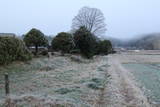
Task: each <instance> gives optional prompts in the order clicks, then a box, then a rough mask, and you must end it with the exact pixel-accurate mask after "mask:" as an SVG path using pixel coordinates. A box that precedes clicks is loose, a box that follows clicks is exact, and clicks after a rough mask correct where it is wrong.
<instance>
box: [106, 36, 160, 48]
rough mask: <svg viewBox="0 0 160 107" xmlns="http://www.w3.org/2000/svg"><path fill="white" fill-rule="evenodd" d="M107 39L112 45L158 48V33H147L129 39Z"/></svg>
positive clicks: (159, 38)
mask: <svg viewBox="0 0 160 107" xmlns="http://www.w3.org/2000/svg"><path fill="white" fill-rule="evenodd" d="M108 39H109V40H110V41H111V42H112V44H113V46H114V47H124V48H127V49H145V50H157V49H158V50H159V49H160V33H155V34H148V35H144V36H141V37H139V38H135V39H131V40H120V39H115V38H108Z"/></svg>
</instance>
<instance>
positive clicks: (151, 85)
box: [124, 63, 160, 102]
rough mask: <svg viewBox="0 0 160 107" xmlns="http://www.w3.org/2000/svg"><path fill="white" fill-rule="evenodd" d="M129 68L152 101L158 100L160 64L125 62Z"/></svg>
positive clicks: (159, 97) (159, 96)
mask: <svg viewBox="0 0 160 107" xmlns="http://www.w3.org/2000/svg"><path fill="white" fill-rule="evenodd" d="M124 66H125V67H126V68H128V69H131V70H132V71H133V74H134V75H135V77H136V78H137V80H138V81H139V82H140V83H141V85H142V86H144V87H145V89H147V90H146V91H145V93H146V95H147V96H148V97H150V98H151V99H152V100H153V101H154V102H160V92H159V90H160V66H159V64H136V63H134V64H132V63H130V64H125V65H124Z"/></svg>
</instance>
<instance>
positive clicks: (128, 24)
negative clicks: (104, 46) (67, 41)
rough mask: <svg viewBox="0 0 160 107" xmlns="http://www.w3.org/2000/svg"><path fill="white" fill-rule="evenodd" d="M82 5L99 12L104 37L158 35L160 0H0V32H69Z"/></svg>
mask: <svg viewBox="0 0 160 107" xmlns="http://www.w3.org/2000/svg"><path fill="white" fill-rule="evenodd" d="M83 6H89V7H96V8H99V9H101V11H102V12H103V13H104V15H105V18H106V24H107V29H108V31H107V32H106V35H107V36H112V37H117V38H132V37H134V36H136V35H141V34H147V33H154V32H160V0H0V14H1V16H0V32H8V33H16V34H24V33H26V32H28V31H29V30H30V29H31V28H33V27H34V28H38V29H40V30H41V31H42V32H43V33H45V34H47V35H50V34H54V35H55V34H57V33H58V32H62V31H69V30H70V27H71V23H72V19H73V17H74V16H75V15H76V14H77V13H78V11H79V9H80V8H81V7H83Z"/></svg>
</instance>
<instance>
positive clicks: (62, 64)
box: [0, 56, 109, 107]
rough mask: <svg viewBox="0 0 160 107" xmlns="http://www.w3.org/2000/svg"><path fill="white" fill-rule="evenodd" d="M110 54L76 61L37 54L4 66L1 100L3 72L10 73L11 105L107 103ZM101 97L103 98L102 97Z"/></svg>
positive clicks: (0, 98)
mask: <svg viewBox="0 0 160 107" xmlns="http://www.w3.org/2000/svg"><path fill="white" fill-rule="evenodd" d="M107 61H108V59H107V57H97V58H95V59H94V60H92V61H89V60H82V62H74V61H72V60H71V59H70V58H69V57H60V56H59V57H58V56H56V57H52V58H50V59H48V58H37V59H34V60H33V61H31V62H28V63H26V64H24V63H18V64H12V65H9V66H7V67H1V75H0V93H1V94H0V101H1V104H2V103H3V102H4V99H5V94H4V93H5V92H4V77H3V73H4V72H8V73H9V77H10V89H11V99H12V101H11V103H12V106H16V105H18V106H26V107H30V106H31V107H33V106H38V107H39V106H42V107H43V106H49V107H50V106H51V105H52V106H58V107H62V106H67V107H68V106H69V107H70V106H71V107H72V106H74V107H77V106H83V107H91V106H93V105H94V106H97V105H101V104H104V103H105V102H103V98H101V97H103V96H102V95H101V94H103V92H104V90H105V87H106V84H107V83H108V82H109V75H108V74H107V67H108V65H107ZM101 99H102V100H101Z"/></svg>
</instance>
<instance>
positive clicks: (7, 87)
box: [4, 73, 10, 96]
mask: <svg viewBox="0 0 160 107" xmlns="http://www.w3.org/2000/svg"><path fill="white" fill-rule="evenodd" d="M4 76H5V92H6V96H8V95H9V93H10V92H9V76H8V73H5V75H4Z"/></svg>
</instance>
